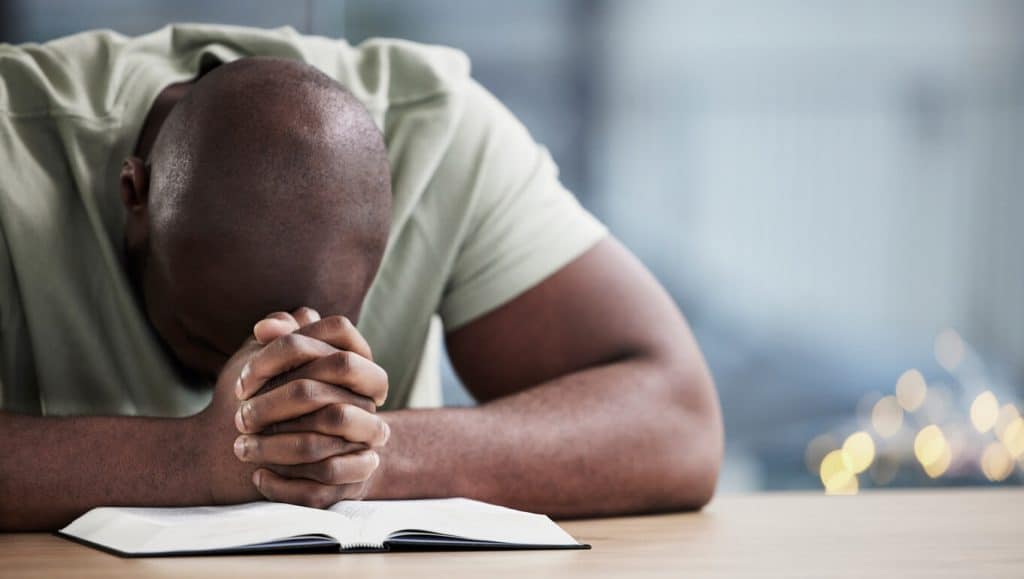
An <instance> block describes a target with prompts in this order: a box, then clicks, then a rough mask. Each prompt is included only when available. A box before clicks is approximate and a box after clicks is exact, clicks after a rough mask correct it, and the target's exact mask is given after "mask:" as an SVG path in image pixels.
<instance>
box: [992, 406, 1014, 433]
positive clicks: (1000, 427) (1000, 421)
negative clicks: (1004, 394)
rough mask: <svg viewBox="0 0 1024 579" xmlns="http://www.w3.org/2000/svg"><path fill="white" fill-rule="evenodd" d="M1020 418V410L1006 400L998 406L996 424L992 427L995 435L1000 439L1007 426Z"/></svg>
mask: <svg viewBox="0 0 1024 579" xmlns="http://www.w3.org/2000/svg"><path fill="white" fill-rule="evenodd" d="M1018 418H1020V411H1019V410H1017V407H1016V406H1014V405H1013V404H1010V403H1009V402H1007V403H1006V404H1003V405H1002V406H1000V407H999V416H998V417H996V425H995V426H994V427H993V428H994V430H995V433H996V436H997V437H998V438H999V439H1000V440H1002V439H1003V431H1005V430H1006V427H1007V426H1009V425H1010V424H1011V423H1012V422H1013V421H1014V420H1017V419H1018Z"/></svg>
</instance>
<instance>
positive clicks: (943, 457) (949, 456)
mask: <svg viewBox="0 0 1024 579" xmlns="http://www.w3.org/2000/svg"><path fill="white" fill-rule="evenodd" d="M951 462H953V451H952V450H951V449H950V448H949V445H948V444H946V445H943V450H942V454H940V455H939V458H937V459H936V460H935V462H932V463H929V464H925V465H921V466H922V467H923V468H924V472H925V474H927V475H928V476H930V477H931V478H939V477H940V476H942V475H943V474H945V473H946V471H947V470H949V465H950V463H951Z"/></svg>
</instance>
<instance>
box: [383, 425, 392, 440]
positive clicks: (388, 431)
mask: <svg viewBox="0 0 1024 579" xmlns="http://www.w3.org/2000/svg"><path fill="white" fill-rule="evenodd" d="M389 440H391V425H390V424H388V423H387V422H385V423H384V442H387V441H389Z"/></svg>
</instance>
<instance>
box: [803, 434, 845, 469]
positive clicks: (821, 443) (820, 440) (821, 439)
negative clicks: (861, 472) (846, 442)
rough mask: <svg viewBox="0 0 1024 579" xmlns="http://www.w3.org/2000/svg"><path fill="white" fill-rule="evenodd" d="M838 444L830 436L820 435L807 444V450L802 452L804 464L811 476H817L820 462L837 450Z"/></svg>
mask: <svg viewBox="0 0 1024 579" xmlns="http://www.w3.org/2000/svg"><path fill="white" fill-rule="evenodd" d="M838 446H839V444H838V443H837V442H836V439H834V438H832V436H831V435H828V434H821V435H818V436H815V437H814V438H813V439H811V441H810V442H808V443H807V450H806V451H804V464H806V465H807V470H808V471H810V472H811V474H818V472H819V469H820V468H821V461H822V459H824V458H825V455H826V454H828V453H829V452H831V451H833V450H835V449H836V448H838Z"/></svg>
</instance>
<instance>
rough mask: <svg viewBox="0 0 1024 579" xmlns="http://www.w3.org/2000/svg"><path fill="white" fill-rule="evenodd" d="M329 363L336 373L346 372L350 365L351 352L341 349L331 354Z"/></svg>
mask: <svg viewBox="0 0 1024 579" xmlns="http://www.w3.org/2000/svg"><path fill="white" fill-rule="evenodd" d="M331 365H332V366H333V368H334V371H335V372H337V373H338V374H346V373H348V371H349V369H350V368H351V367H352V354H351V353H350V352H346V351H342V352H335V353H333V354H331Z"/></svg>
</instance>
